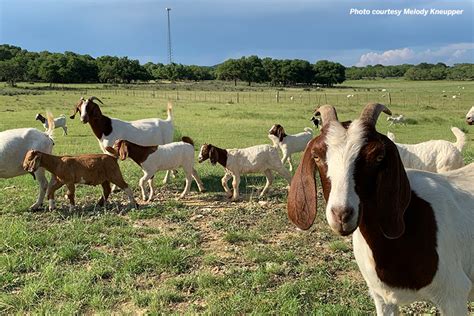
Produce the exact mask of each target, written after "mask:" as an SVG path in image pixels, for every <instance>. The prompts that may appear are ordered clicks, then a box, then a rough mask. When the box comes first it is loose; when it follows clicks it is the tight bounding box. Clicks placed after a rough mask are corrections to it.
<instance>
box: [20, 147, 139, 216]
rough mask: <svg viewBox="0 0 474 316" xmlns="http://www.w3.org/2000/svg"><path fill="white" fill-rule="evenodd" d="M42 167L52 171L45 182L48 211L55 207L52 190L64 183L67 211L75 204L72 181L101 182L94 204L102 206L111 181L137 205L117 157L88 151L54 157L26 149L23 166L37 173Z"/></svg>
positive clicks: (131, 202) (107, 194) (53, 191)
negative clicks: (67, 203)
mask: <svg viewBox="0 0 474 316" xmlns="http://www.w3.org/2000/svg"><path fill="white" fill-rule="evenodd" d="M38 168H44V169H46V170H48V171H49V172H51V174H52V177H51V181H50V183H49V185H48V191H47V195H48V200H49V210H53V209H54V208H55V202H54V193H55V192H56V190H58V189H59V188H61V187H62V186H63V185H66V186H67V189H68V190H67V197H68V198H69V203H70V205H69V211H72V210H73V208H74V205H75V201H74V194H75V184H76V183H80V184H87V185H99V184H100V185H101V186H102V189H103V193H104V195H103V196H102V197H101V198H100V200H99V201H98V203H97V205H98V206H103V205H104V204H105V202H106V201H107V198H108V197H109V195H110V192H111V189H110V183H113V184H115V185H117V186H118V187H119V188H121V189H122V190H124V191H125V193H126V194H127V195H128V198H129V200H130V205H131V206H132V207H136V206H137V204H136V203H135V200H134V198H133V193H132V190H130V188H129V187H128V184H127V183H126V182H125V181H124V180H123V177H122V173H121V172H120V168H119V166H118V163H117V159H116V158H114V157H112V156H110V155H106V154H88V155H79V156H54V155H50V154H47V153H43V152H40V151H37V150H29V151H28V152H27V153H26V155H25V159H24V161H23V169H24V170H25V171H28V172H36V170H38Z"/></svg>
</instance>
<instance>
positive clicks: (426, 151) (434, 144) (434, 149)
mask: <svg viewBox="0 0 474 316" xmlns="http://www.w3.org/2000/svg"><path fill="white" fill-rule="evenodd" d="M451 132H453V134H454V136H455V137H456V142H455V143H451V142H449V141H447V140H444V139H436V140H429V141H426V142H423V143H418V144H399V143H395V135H394V134H393V133H391V132H388V133H387V137H388V138H389V139H390V140H391V141H392V142H394V143H395V145H396V146H397V149H398V153H399V154H400V158H401V159H402V162H403V165H404V166H405V168H411V169H418V170H424V171H430V172H446V171H449V170H454V169H458V168H461V167H462V166H464V159H463V156H462V150H463V148H464V146H465V144H466V135H465V134H464V133H463V132H462V131H461V130H460V129H459V128H457V127H451Z"/></svg>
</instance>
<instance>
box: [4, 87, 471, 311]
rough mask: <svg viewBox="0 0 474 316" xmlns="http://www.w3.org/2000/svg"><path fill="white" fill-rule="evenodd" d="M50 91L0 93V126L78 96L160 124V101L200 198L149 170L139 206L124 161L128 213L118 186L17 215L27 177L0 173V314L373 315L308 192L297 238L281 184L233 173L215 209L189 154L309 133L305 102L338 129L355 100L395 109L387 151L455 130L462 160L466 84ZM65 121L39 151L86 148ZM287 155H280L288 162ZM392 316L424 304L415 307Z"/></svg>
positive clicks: (61, 109)
mask: <svg viewBox="0 0 474 316" xmlns="http://www.w3.org/2000/svg"><path fill="white" fill-rule="evenodd" d="M58 88H59V87H58ZM60 88H61V89H55V90H49V89H43V87H41V86H39V85H34V86H32V85H27V84H20V85H19V88H18V89H13V90H10V89H3V90H4V91H3V92H2V93H0V131H3V130H6V129H11V128H19V127H37V128H38V129H41V130H42V129H43V127H42V126H41V124H40V123H39V122H37V121H35V120H34V117H35V114H36V113H38V112H41V113H43V114H44V112H45V111H46V110H47V109H48V110H50V111H52V113H53V114H54V115H55V116H57V115H59V114H63V113H64V114H66V115H67V116H69V115H70V114H71V111H72V108H73V106H74V105H75V104H76V103H77V101H78V100H79V98H80V97H81V96H82V95H84V96H85V97H88V96H92V95H95V96H97V97H99V98H100V99H101V100H102V101H103V102H104V105H101V109H102V112H103V113H104V114H105V115H108V116H111V117H116V118H120V119H124V120H133V119H140V118H146V117H157V116H158V117H161V118H165V117H166V102H167V100H168V99H171V100H172V101H173V104H174V109H173V111H174V112H173V116H174V123H175V138H176V139H178V138H179V137H180V136H190V137H191V138H192V139H193V140H194V141H195V144H196V169H197V171H198V173H199V175H200V177H201V179H202V180H203V182H204V185H205V186H206V189H207V193H204V194H199V193H198V192H197V187H196V185H195V183H193V186H192V190H191V194H190V195H189V196H187V197H185V198H184V199H182V200H179V201H177V200H176V197H178V195H179V193H180V192H181V191H182V188H183V186H184V178H183V172H182V171H179V172H178V175H177V177H176V178H175V179H173V180H172V181H171V183H170V184H168V185H166V186H163V185H162V184H161V180H162V179H163V176H164V172H160V173H159V174H158V175H157V176H156V177H155V186H156V187H157V188H158V190H157V191H158V194H157V196H156V197H155V199H154V201H153V202H152V203H150V204H143V202H142V201H141V200H140V199H139V197H140V195H139V189H138V179H139V178H140V177H141V176H142V172H141V170H140V168H139V167H138V166H136V165H135V164H134V163H133V162H132V161H125V162H123V163H121V169H122V172H123V174H124V177H125V180H126V181H127V182H128V183H129V185H130V186H131V187H132V188H133V189H134V193H135V197H136V198H137V200H138V202H139V203H142V205H141V207H140V209H138V210H135V209H132V210H127V209H126V199H125V195H124V194H123V192H119V193H114V194H112V196H111V198H110V201H109V204H108V206H107V207H106V208H103V209H102V208H94V204H95V202H96V201H97V200H98V199H99V197H100V194H101V189H100V188H99V187H95V188H94V187H86V186H81V187H79V188H78V189H77V190H76V201H77V204H78V207H77V210H76V211H75V212H74V213H72V214H71V213H69V212H68V208H67V205H68V204H67V201H66V200H65V199H64V197H63V195H64V193H62V192H65V191H63V189H61V190H60V191H58V193H57V194H56V196H57V205H58V210H56V211H54V212H49V211H40V212H29V211H28V207H29V206H30V205H31V204H32V203H33V201H34V199H35V197H36V194H37V190H38V189H37V184H36V183H35V182H34V181H33V179H32V177H31V176H30V175H24V176H22V177H17V178H13V179H0V313H2V314H3V313H8V314H15V313H41V314H45V313H46V314H57V313H60V314H72V313H88V314H93V313H104V314H109V313H111V312H113V313H124V314H141V313H176V314H183V313H208V314H306V313H307V314H310V313H311V314H318V315H347V314H367V313H374V306H373V302H372V299H371V298H370V297H369V295H368V290H367V286H366V284H365V282H364V280H363V279H362V276H361V275H360V272H359V270H358V268H357V264H356V263H355V259H354V257H353V254H352V245H351V243H352V241H351V238H350V237H340V236H337V235H335V234H334V233H333V232H332V231H331V230H330V229H329V227H328V225H327V223H326V218H325V216H324V202H323V201H322V200H321V194H320V201H319V203H318V208H319V209H318V212H319V213H318V215H317V219H316V223H315V225H314V226H313V227H312V228H311V229H310V230H309V231H307V232H300V231H297V230H296V229H295V226H294V225H292V224H291V223H289V221H288V219H287V216H286V208H285V206H286V205H285V203H286V193H287V191H286V189H285V186H286V183H285V181H284V180H283V179H282V178H280V177H277V178H276V182H275V183H274V184H273V185H272V186H271V187H270V193H269V194H268V195H267V196H266V197H265V198H263V199H262V200H258V198H257V197H258V193H259V190H261V189H262V188H263V186H264V184H265V178H264V177H263V175H251V176H243V177H242V181H241V187H240V192H241V196H242V199H241V201H240V202H235V203H234V202H232V203H231V202H228V201H227V200H226V198H225V194H224V192H223V189H222V188H221V185H220V178H221V177H222V176H223V174H224V171H223V169H222V167H221V166H211V164H210V163H209V162H208V161H206V162H204V163H203V164H198V163H197V151H198V150H199V146H200V145H201V144H202V143H205V142H207V143H212V144H214V145H216V146H219V147H221V148H235V147H246V146H251V145H255V144H263V143H268V144H270V143H271V142H270V140H269V139H268V138H267V132H268V129H269V128H270V127H271V126H272V125H273V124H275V123H280V124H281V125H283V126H284V127H285V130H286V132H287V133H289V134H294V133H298V132H301V131H302V130H303V128H304V127H306V126H309V127H313V126H311V122H310V121H309V119H310V117H311V116H312V111H313V110H314V109H315V107H317V105H318V104H321V105H322V104H325V103H329V104H332V105H334V106H336V109H337V111H338V115H339V119H340V120H341V121H342V120H348V119H354V118H357V117H358V115H359V113H360V111H361V109H362V107H363V105H365V104H366V103H367V102H368V101H371V102H374V101H375V102H381V103H384V104H386V105H387V106H389V108H390V109H391V110H392V112H393V113H394V114H403V115H404V116H405V117H406V118H407V123H408V124H407V126H391V127H389V126H388V122H387V121H386V115H385V114H382V115H381V116H380V119H379V122H378V124H377V128H378V131H379V132H381V133H384V134H385V133H387V131H391V132H393V133H395V135H396V137H397V141H398V142H401V143H416V142H421V141H424V140H429V139H447V140H450V141H454V140H455V138H454V135H452V133H451V131H450V127H451V126H457V127H459V128H461V129H462V130H463V131H464V132H466V136H467V145H466V147H465V149H464V160H465V163H466V164H467V163H470V162H473V161H474V142H473V141H474V129H473V128H474V127H472V126H468V125H467V124H465V122H464V116H465V114H466V112H467V111H468V109H469V108H470V107H471V106H472V105H473V102H474V101H473V100H474V82H453V81H439V82H438V81H435V82H410V81H404V80H376V81H375V80H374V81H348V82H345V83H344V85H342V86H340V87H336V88H333V89H318V90H311V91H305V90H304V89H302V88H301V89H299V88H294V89H284V90H279V91H278V100H277V97H276V93H277V92H276V90H275V89H273V88H267V87H263V86H257V87H251V88H249V89H247V88H246V87H245V86H238V87H234V86H233V85H232V84H229V85H221V86H216V87H214V86H209V85H206V84H204V85H202V86H199V85H193V84H186V85H168V86H166V85H165V86H164V87H163V86H160V88H159V89H154V88H153V86H141V87H140V86H138V87H133V88H132V89H124V88H121V87H104V86H102V85H68V86H65V87H62V86H61V87H60ZM0 91H1V89H0ZM349 94H351V95H354V96H353V97H349V98H348V97H347V95H349ZM453 96H456V98H453ZM277 101H278V102H277ZM68 127H69V135H68V136H63V135H62V131H61V130H56V131H55V143H56V145H55V148H54V150H53V153H55V154H77V153H99V152H100V149H99V146H98V143H97V140H96V139H95V137H94V136H93V134H92V131H91V129H90V126H89V125H83V124H82V123H80V121H79V119H78V118H76V120H69V119H68ZM316 133H318V131H316ZM299 158H300V155H294V156H293V161H294V162H295V165H296V164H297V162H299ZM0 163H1V162H0ZM470 310H471V311H474V303H471V306H470ZM404 312H406V313H408V314H410V313H434V312H435V310H434V309H433V307H432V306H431V305H429V304H426V303H416V304H413V305H411V306H409V307H406V308H404Z"/></svg>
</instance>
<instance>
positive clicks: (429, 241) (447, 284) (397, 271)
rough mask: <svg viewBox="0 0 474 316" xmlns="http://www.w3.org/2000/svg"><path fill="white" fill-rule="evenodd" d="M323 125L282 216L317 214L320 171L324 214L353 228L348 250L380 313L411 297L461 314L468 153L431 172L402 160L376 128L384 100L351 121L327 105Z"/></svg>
mask: <svg viewBox="0 0 474 316" xmlns="http://www.w3.org/2000/svg"><path fill="white" fill-rule="evenodd" d="M318 112H319V113H320V114H321V116H322V117H323V119H322V121H323V126H322V127H321V134H320V135H318V136H317V137H316V138H314V139H313V140H312V141H311V142H310V143H309V144H308V146H307V147H306V150H305V152H304V154H303V158H302V161H301V163H300V164H299V166H298V169H297V170H296V173H295V175H294V177H293V179H292V181H291V187H290V191H289V193H288V205H287V209H288V217H289V218H290V220H291V221H292V222H293V223H294V224H295V225H296V226H297V227H299V228H300V229H308V228H310V227H311V225H312V224H313V222H314V220H315V218H316V212H317V209H318V207H317V200H318V188H317V184H316V179H315V174H316V173H319V178H320V180H321V186H322V191H323V197H324V199H325V200H326V207H325V212H326V218H327V221H328V223H329V226H330V227H331V229H332V230H333V231H334V232H336V233H337V234H340V235H342V236H348V235H350V234H352V244H353V247H354V256H355V259H356V262H357V265H358V266H359V270H360V272H361V274H362V276H363V277H364V279H365V282H366V283H367V285H368V287H369V292H370V294H371V296H372V298H373V300H374V303H375V309H376V312H377V315H398V314H399V310H398V307H399V306H400V305H403V304H409V303H411V302H413V301H417V300H428V301H431V302H432V303H433V304H435V305H436V306H437V307H438V308H439V310H440V312H441V314H442V315H456V316H457V315H467V310H468V309H467V304H466V302H467V301H472V300H474V287H473V284H474V260H473V258H474V243H473V240H474V209H473V205H474V186H473V185H472V184H473V183H474V163H471V164H470V165H468V166H466V167H464V168H462V169H458V170H453V171H449V172H446V173H441V174H435V173H431V172H425V171H420V170H413V169H407V170H406V169H405V168H404V166H403V164H402V161H401V159H400V156H399V154H398V150H397V148H396V146H395V145H394V144H393V142H392V141H391V140H390V139H388V138H387V137H386V136H385V135H382V134H380V133H378V132H377V130H376V123H377V119H378V116H379V115H380V113H381V112H385V113H387V114H391V112H390V110H389V109H388V108H386V107H385V106H384V105H382V104H376V103H371V104H368V105H367V106H366V107H365V108H364V110H363V111H362V113H361V115H360V117H359V119H357V120H354V121H353V122H352V123H350V124H349V125H347V124H346V125H344V124H341V123H340V122H339V121H338V120H337V114H336V110H335V109H334V107H331V106H323V107H321V108H320V109H319V110H318Z"/></svg>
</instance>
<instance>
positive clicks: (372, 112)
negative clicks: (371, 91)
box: [359, 103, 392, 127]
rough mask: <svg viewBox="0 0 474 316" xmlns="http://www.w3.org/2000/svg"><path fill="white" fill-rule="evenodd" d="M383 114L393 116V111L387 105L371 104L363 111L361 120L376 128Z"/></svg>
mask: <svg viewBox="0 0 474 316" xmlns="http://www.w3.org/2000/svg"><path fill="white" fill-rule="evenodd" d="M382 112H384V113H386V114H388V115H392V111H390V110H389V109H388V108H387V107H386V106H385V105H383V104H380V103H369V104H367V105H366V106H365V108H364V110H362V113H361V114H360V118H359V119H360V120H361V121H363V122H366V123H368V124H369V125H371V126H374V127H375V124H376V123H377V119H378V118H379V115H380V113H382Z"/></svg>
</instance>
